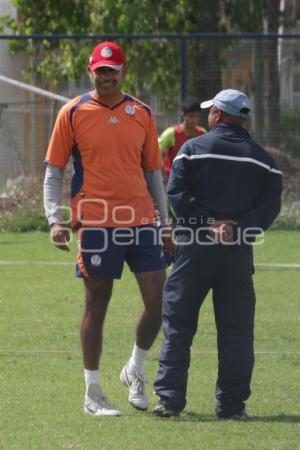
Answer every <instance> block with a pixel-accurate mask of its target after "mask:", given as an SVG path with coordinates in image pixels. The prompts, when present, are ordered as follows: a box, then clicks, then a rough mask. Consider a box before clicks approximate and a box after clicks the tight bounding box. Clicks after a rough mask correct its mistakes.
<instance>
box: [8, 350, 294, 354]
mask: <svg viewBox="0 0 300 450" xmlns="http://www.w3.org/2000/svg"><path fill="white" fill-rule="evenodd" d="M10 353H21V354H43V353H45V354H47V353H48V354H68V353H73V354H78V355H81V351H80V350H34V349H24V350H23V349H19V350H17V349H7V350H3V349H0V354H10ZM192 353H193V354H194V355H216V354H217V351H206V350H204V351H193V350H192ZM254 353H255V355H300V352H286V351H282V352H272V351H257V352H254Z"/></svg>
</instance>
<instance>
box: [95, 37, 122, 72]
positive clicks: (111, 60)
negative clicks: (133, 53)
mask: <svg viewBox="0 0 300 450" xmlns="http://www.w3.org/2000/svg"><path fill="white" fill-rule="evenodd" d="M125 63H126V60H125V56H124V53H123V51H122V49H121V47H119V46H118V45H117V44H115V43H114V42H109V41H105V42H101V44H99V45H97V47H95V48H94V50H93V52H92V55H91V57H90V61H89V69H90V70H96V69H98V67H111V68H112V69H115V70H121V69H122V67H123V64H125Z"/></svg>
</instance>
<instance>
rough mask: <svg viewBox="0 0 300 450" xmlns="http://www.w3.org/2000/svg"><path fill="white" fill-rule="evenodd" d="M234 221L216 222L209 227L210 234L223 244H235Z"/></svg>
mask: <svg viewBox="0 0 300 450" xmlns="http://www.w3.org/2000/svg"><path fill="white" fill-rule="evenodd" d="M234 224H235V222H234V221H233V220H215V222H214V223H213V224H212V225H210V227H209V230H208V232H209V234H210V236H212V237H213V238H214V239H215V240H216V241H218V242H220V243H221V244H222V243H224V242H233V225H234Z"/></svg>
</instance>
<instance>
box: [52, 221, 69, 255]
mask: <svg viewBox="0 0 300 450" xmlns="http://www.w3.org/2000/svg"><path fill="white" fill-rule="evenodd" d="M50 239H51V242H52V244H53V245H55V247H57V248H59V249H60V250H64V251H66V252H69V251H70V248H69V244H70V232H69V230H68V229H67V228H65V227H64V226H63V225H60V224H59V223H54V224H53V225H51V228H50Z"/></svg>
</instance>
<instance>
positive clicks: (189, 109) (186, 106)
mask: <svg viewBox="0 0 300 450" xmlns="http://www.w3.org/2000/svg"><path fill="white" fill-rule="evenodd" d="M200 111H201V109H200V102H199V101H198V100H196V99H194V100H188V101H186V102H184V103H183V105H182V107H181V112H182V114H189V113H193V112H200Z"/></svg>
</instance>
